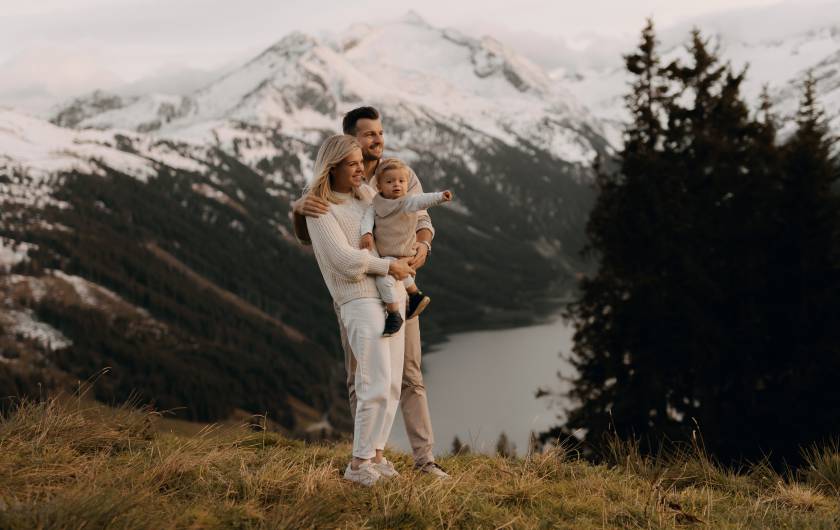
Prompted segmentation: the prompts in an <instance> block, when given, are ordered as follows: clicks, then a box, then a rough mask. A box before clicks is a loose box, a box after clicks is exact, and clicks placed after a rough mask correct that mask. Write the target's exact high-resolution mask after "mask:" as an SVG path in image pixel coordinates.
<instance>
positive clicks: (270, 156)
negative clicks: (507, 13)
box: [0, 14, 609, 432]
mask: <svg viewBox="0 0 840 530" xmlns="http://www.w3.org/2000/svg"><path fill="white" fill-rule="evenodd" d="M362 104H370V105H374V106H376V107H378V108H379V109H380V110H381V111H382V113H383V117H384V123H385V127H386V148H387V152H388V153H389V154H391V155H396V156H400V157H402V158H404V159H405V160H407V161H408V162H409V163H410V164H411V165H412V167H413V168H414V169H415V171H416V172H417V173H418V175H419V176H420V178H421V181H422V182H423V185H424V187H425V189H427V190H435V189H444V188H448V189H451V190H452V191H453V192H454V194H455V197H456V201H455V203H454V204H453V205H452V206H451V207H442V208H437V209H436V210H435V211H433V212H432V216H433V219H434V223H435V228H436V237H435V242H434V251H433V255H432V257H431V259H430V261H429V264H428V265H427V266H426V267H425V268H423V269H422V270H421V272H420V274H421V277H422V282H423V285H424V288H425V289H426V290H427V292H429V293H430V294H432V295H433V300H434V302H433V305H432V307H431V308H430V310H429V311H428V313H427V314H424V316H423V323H422V326H423V329H424V339H425V340H426V341H427V343H428V344H433V343H434V342H437V341H439V340H441V339H442V338H443V337H444V336H445V334H446V333H450V332H453V331H458V330H464V329H475V328H480V327H488V326H493V327H496V326H499V325H512V324H517V323H524V322H529V321H533V320H535V319H540V318H544V317H545V316H547V315H548V314H549V312H550V311H552V307H556V303H555V304H554V305H552V302H551V299H552V297H558V296H562V295H563V294H565V293H567V292H568V290H569V289H570V287H571V285H572V283H573V277H574V275H575V274H577V273H579V272H580V271H582V270H584V269H585V268H586V266H587V265H586V263H585V262H584V261H583V260H582V259H581V258H580V256H579V251H580V249H581V248H582V245H583V241H584V237H583V225H584V223H585V220H586V216H587V212H588V209H589V207H590V205H591V203H592V200H593V194H594V191H593V189H592V187H591V171H592V170H591V164H592V161H593V160H594V159H595V158H596V157H597V156H598V155H603V154H605V153H606V152H607V150H608V149H609V145H608V141H607V140H606V139H605V132H604V131H603V130H602V129H601V127H600V125H599V121H598V120H597V119H594V118H593V117H592V115H591V114H590V113H589V111H587V110H586V109H585V108H584V107H583V106H582V105H580V104H579V103H578V102H577V100H576V98H575V97H574V96H573V95H572V94H571V93H569V92H568V91H567V90H565V89H564V88H563V86H562V85H561V84H559V83H557V82H556V81H555V80H553V79H552V78H551V77H550V76H549V75H547V73H546V72H545V71H544V70H543V69H541V68H540V67H538V66H536V65H534V64H533V63H532V62H530V61H529V60H527V59H525V58H524V57H522V56H520V55H518V54H516V53H515V52H513V51H512V50H511V49H509V48H507V47H506V46H504V45H503V44H501V43H499V42H498V41H495V40H493V39H491V38H483V39H475V38H472V37H469V36H466V35H464V34H461V33H458V32H455V31H452V30H448V29H441V28H436V27H433V26H431V25H429V24H428V23H426V22H425V21H424V20H422V19H421V18H419V17H418V16H416V15H415V14H409V15H407V16H406V17H404V18H402V19H400V20H398V21H395V22H394V23H392V24H388V25H384V26H378V27H374V26H366V25H356V26H353V27H351V28H349V29H348V30H347V31H346V32H343V33H340V34H335V35H331V36H328V37H322V38H316V37H313V36H310V35H305V34H302V33H293V34H290V35H287V36H285V37H284V38H282V39H281V40H280V41H278V42H277V43H276V44H274V45H272V46H271V47H269V48H268V49H266V50H264V51H263V52H262V53H260V54H259V55H257V56H256V57H254V58H253V59H252V60H250V61H248V62H246V63H245V64H243V65H242V66H240V67H239V68H236V69H233V70H231V71H229V72H227V73H225V74H224V75H223V76H221V77H220V78H218V79H215V80H213V81H212V82H210V83H209V84H207V85H205V86H204V87H202V88H200V89H197V90H194V91H191V92H189V93H187V94H180V95H168V94H146V95H133V96H132V95H125V94H115V93H106V92H101V91H100V92H95V93H93V94H90V95H89V96H86V97H83V98H79V99H76V100H74V101H71V102H69V103H68V104H67V105H64V106H62V108H60V109H58V110H57V111H56V112H55V114H54V115H53V116H52V118H51V120H50V122H47V121H45V120H41V119H38V118H34V117H31V116H27V115H25V114H22V113H20V112H16V111H14V110H2V111H0V208H2V210H0V237H2V239H0V243H2V244H0V266H2V267H3V269H5V270H6V272H7V274H5V275H4V276H2V278H0V290H2V293H3V298H2V300H3V302H2V303H3V311H2V313H0V337H1V338H0V388H2V392H4V395H17V394H20V393H25V392H29V393H30V394H31V393H33V392H34V391H35V390H34V389H35V388H40V387H39V386H38V385H39V384H41V385H45V386H47V387H50V388H53V387H54V388H60V387H67V386H69V385H72V384H73V382H74V381H77V380H85V379H87V378H89V377H91V376H92V375H93V374H97V373H99V371H100V370H102V369H103V368H104V367H108V370H107V373H103V374H101V377H99V379H98V382H97V384H96V385H95V387H94V388H95V390H94V392H95V394H96V396H95V397H97V398H98V399H100V400H102V401H106V402H116V401H121V400H125V399H128V398H130V397H132V396H134V395H137V394H139V396H140V397H139V399H142V400H148V401H152V402H153V403H154V404H155V406H157V407H158V408H162V409H167V410H173V411H175V413H176V414H178V415H180V416H183V417H185V418H187V419H193V420H203V421H215V420H219V419H224V418H228V417H231V416H241V415H243V414H245V415H247V414H267V415H268V417H269V418H270V419H271V420H272V421H274V423H275V426H276V427H277V428H279V429H286V430H289V431H293V432H300V431H305V429H306V427H307V426H308V425H310V424H316V423H317V424H320V425H323V423H322V422H323V420H324V419H326V420H327V421H328V422H329V423H330V424H331V425H333V426H336V427H337V428H339V429H346V428H347V426H348V425H349V423H348V415H347V412H346V405H345V403H346V401H345V400H344V397H343V392H344V390H343V388H342V384H341V381H342V378H343V376H342V373H341V372H342V367H341V364H340V362H339V360H340V358H341V354H340V348H339V346H338V336H337V333H336V329H335V327H336V325H335V316H334V314H333V311H332V307H331V303H330V302H329V295H328V293H327V291H326V289H325V287H324V285H323V280H322V278H321V277H320V274H319V273H318V271H317V267H316V266H315V263H314V259H313V258H312V256H311V252H309V251H308V249H307V248H305V247H301V246H300V245H298V244H297V242H296V241H295V240H294V237H293V236H292V235H291V224H290V219H289V211H290V202H291V201H292V200H293V199H294V198H296V197H297V196H299V194H300V190H301V188H302V186H303V185H304V183H305V181H306V179H307V178H308V176H309V175H310V173H311V168H312V159H313V157H314V153H315V150H316V149H317V147H318V145H319V144H320V142H321V141H322V139H323V138H324V137H326V136H328V135H330V134H334V133H336V132H338V128H339V124H340V121H341V117H342V115H343V114H344V113H345V112H346V111H347V110H349V109H351V108H353V107H356V106H359V105H362Z"/></svg>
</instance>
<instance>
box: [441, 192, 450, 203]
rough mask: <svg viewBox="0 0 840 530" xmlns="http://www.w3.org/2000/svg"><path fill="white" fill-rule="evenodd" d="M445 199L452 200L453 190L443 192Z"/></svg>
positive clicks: (446, 200)
mask: <svg viewBox="0 0 840 530" xmlns="http://www.w3.org/2000/svg"><path fill="white" fill-rule="evenodd" d="M443 200H444V201H445V202H449V201H451V200H452V192H451V191H449V190H446V191H444V192H443Z"/></svg>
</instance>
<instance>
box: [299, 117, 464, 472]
mask: <svg viewBox="0 0 840 530" xmlns="http://www.w3.org/2000/svg"><path fill="white" fill-rule="evenodd" d="M342 127H343V129H344V134H349V135H351V136H354V137H356V140H358V142H359V144H360V145H361V146H362V157H363V159H364V160H363V163H364V180H365V182H367V183H368V184H370V185H372V186H373V187H376V182H375V181H373V178H372V177H373V174H374V172H375V171H376V167H377V165H379V160H380V159H381V158H382V154H383V151H384V149H385V138H384V132H383V130H382V120H381V118H380V115H379V112H378V111H377V110H376V109H374V108H373V107H359V108H356V109H353V110H351V111H350V112H348V113H347V114H346V115H345V116H344V120H343V123H342ZM410 173H411V175H410V180H409V183H408V194H409V195H413V194H416V193H422V192H423V188H422V186H421V184H420V179H418V178H417V175H416V174H415V173H414V171H410ZM292 209H293V215H294V226H295V235H296V236H297V238H298V240H299V241H300V242H301V243H302V244H309V234H308V233H307V230H306V222H305V220H304V216H310V217H318V216H319V215H323V214H325V213H327V211H328V210H329V204H328V203H326V202H324V201H321V200H320V199H317V198H315V197H304V198H301V199H299V200H297V201H295V202H294V203H293V204H292ZM416 231H417V243H416V244H415V247H414V250H415V252H416V253H415V255H414V258H413V259H412V260H411V261H410V262H409V265H410V266H411V267H412V268H414V269H415V270H416V269H418V268H420V267H422V266H423V265H424V264H425V263H426V258H428V256H429V252H431V250H432V243H431V242H432V238H433V237H434V228H433V227H432V221H431V218H430V217H429V214H428V213H427V212H425V211H422V212H420V213H419V215H418V219H417V227H416ZM336 313H338V308H336ZM338 325H339V328H340V330H341V343H342V346H343V348H344V367H345V369H346V370H347V391H348V394H349V395H350V413H351V414H352V415H355V413H356V390H355V385H354V381H355V378H354V374H355V372H356V359H355V357H354V356H353V352H352V351H351V349H350V345H349V343H348V341H347V333H346V330H345V329H344V326H343V325H342V324H341V319H340V318H339V319H338ZM420 358H421V350H420V320H419V319H418V318H413V319H411V320H409V321H407V322H406V323H405V362H404V364H403V366H404V368H403V378H402V393H401V396H400V409H401V410H402V413H403V420H404V422H405V428H406V432H407V433H408V439H409V442H410V443H411V448H412V452H413V453H414V465H415V468H416V469H417V470H419V471H421V472H424V473H429V474H431V475H434V476H437V477H440V478H448V477H449V475H448V474H447V473H446V471H444V470H443V469H442V468H441V467H440V466H439V465H438V464H437V463H436V462H435V457H434V455H433V454H432V447H433V445H434V435H433V434H432V420H431V417H430V416H429V404H428V401H427V399H426V387H425V386H424V385H423V373H422V372H421V371H420Z"/></svg>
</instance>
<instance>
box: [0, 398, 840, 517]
mask: <svg viewBox="0 0 840 530" xmlns="http://www.w3.org/2000/svg"><path fill="white" fill-rule="evenodd" d="M164 424H165V422H163V421H162V420H161V418H160V417H159V415H158V414H156V413H151V412H144V411H142V410H136V409H133V408H131V407H123V408H119V409H107V408H105V407H102V406H99V405H92V406H88V405H85V404H84V403H83V402H81V401H80V402H72V401H63V402H60V401H56V400H51V401H47V402H43V403H25V404H23V405H21V406H19V407H18V408H17V409H16V410H15V411H14V412H12V413H11V414H9V415H8V416H6V417H5V418H3V419H2V421H0V528H2V529H9V530H12V529H33V528H153V529H166V528H435V527H440V528H573V529H590V528H591V529H595V528H598V529H600V528H714V529H728V528H731V529H736V528H737V529H748V528H773V529H775V528H823V529H836V528H838V527H840V496H839V495H838V492H839V491H840V452H839V451H837V448H836V447H835V448H833V450H832V449H827V450H821V451H814V452H813V454H812V455H811V458H810V462H811V464H812V466H811V468H810V469H809V470H807V471H804V472H800V473H798V474H797V475H796V476H795V477H794V476H789V477H783V476H779V475H778V474H776V473H774V472H773V471H771V470H769V469H767V468H766V467H763V466H755V467H753V468H751V469H747V470H743V471H742V472H740V473H735V472H732V471H727V470H724V469H721V468H719V467H717V466H715V465H714V464H712V463H711V462H709V460H708V459H707V458H705V457H704V456H703V455H702V453H699V452H694V453H693V454H688V453H686V454H684V455H682V456H675V457H671V458H668V459H659V460H647V459H643V458H641V457H639V456H638V453H637V452H635V450H634V449H633V446H632V444H617V445H616V447H615V451H614V454H613V455H612V458H611V461H612V462H613V464H612V465H606V464H604V465H592V464H591V463H588V462H585V461H583V460H580V459H578V458H577V457H576V455H575V454H574V452H572V451H567V450H564V449H563V448H557V449H554V450H550V451H548V452H546V453H544V454H538V455H533V456H531V457H529V458H525V459H506V458H502V457H490V456H484V455H459V456H452V457H448V458H443V459H442V460H441V463H442V464H443V465H444V466H445V467H446V468H447V469H448V470H450V472H451V473H452V475H453V477H454V478H453V480H451V481H447V482H440V481H434V480H431V479H429V478H428V477H425V476H418V475H417V474H415V473H413V472H412V471H411V467H410V465H411V462H410V458H409V457H408V455H405V454H399V453H392V454H390V455H389V458H391V459H392V460H393V461H394V462H395V464H396V466H397V468H398V469H399V470H401V471H402V470H404V471H403V476H402V477H401V478H399V479H397V480H395V481H392V482H389V483H383V484H381V485H377V486H376V487H374V488H372V489H365V488H362V487H358V486H355V485H352V484H350V483H348V482H345V481H343V480H342V479H341V478H340V473H341V472H342V471H343V469H344V466H345V465H346V463H347V459H348V457H349V454H350V446H349V444H347V443H338V444H329V445H318V444H306V443H304V442H301V441H294V440H289V439H286V438H283V437H281V436H279V435H277V434H275V433H271V432H264V431H259V430H256V431H255V430H254V429H253V428H249V427H248V426H242V427H235V426H229V427H224V426H219V427H215V428H207V429H204V430H203V431H201V432H199V433H194V434H189V435H187V434H183V433H182V434H177V433H175V432H172V430H171V429H167V428H166V427H165V426H164ZM167 431H168V432H167Z"/></svg>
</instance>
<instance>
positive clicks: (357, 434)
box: [339, 289, 405, 459]
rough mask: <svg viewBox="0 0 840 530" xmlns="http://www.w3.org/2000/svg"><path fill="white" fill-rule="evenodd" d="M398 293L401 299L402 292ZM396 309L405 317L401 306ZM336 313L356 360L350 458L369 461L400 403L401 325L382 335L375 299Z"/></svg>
mask: <svg viewBox="0 0 840 530" xmlns="http://www.w3.org/2000/svg"><path fill="white" fill-rule="evenodd" d="M399 291H401V294H402V296H401V297H400V298H401V299H404V298H405V291H404V290H402V289H399ZM400 307H401V309H400V312H401V313H402V314H403V317H405V309H403V307H404V304H400ZM339 312H340V314H341V321H342V323H343V324H344V327H345V329H346V330H347V340H348V342H349V343H350V347H351V348H352V351H353V355H354V357H355V358H356V374H355V387H356V417H355V421H354V424H353V456H355V457H356V458H362V459H369V458H373V457H374V456H375V455H376V450H377V449H385V443H386V442H387V441H388V436H390V434H391V426H392V425H393V424H394V416H395V415H396V413H397V407H398V406H399V404H400V387H401V386H402V372H403V359H404V351H405V335H404V333H405V331H404V329H405V326H403V329H401V330H400V331H399V333H397V334H396V335H392V336H391V337H383V336H382V330H383V329H384V328H385V307H384V306H383V304H382V300H379V299H378V298H358V299H356V300H351V301H349V302H347V303H345V304H343V305H342V306H341V308H340V309H339Z"/></svg>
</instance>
